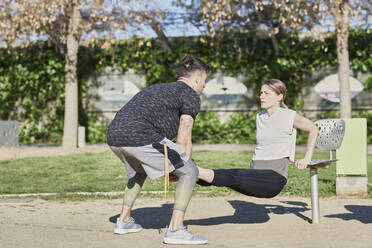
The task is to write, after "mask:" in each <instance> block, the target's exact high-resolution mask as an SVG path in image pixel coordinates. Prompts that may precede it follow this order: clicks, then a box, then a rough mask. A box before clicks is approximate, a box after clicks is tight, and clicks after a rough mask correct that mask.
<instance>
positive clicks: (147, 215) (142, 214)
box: [109, 203, 173, 229]
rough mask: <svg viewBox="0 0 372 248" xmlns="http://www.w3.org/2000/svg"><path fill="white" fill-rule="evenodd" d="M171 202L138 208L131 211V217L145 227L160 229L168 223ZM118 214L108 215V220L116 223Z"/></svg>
mask: <svg viewBox="0 0 372 248" xmlns="http://www.w3.org/2000/svg"><path fill="white" fill-rule="evenodd" d="M172 211H173V204H172V203H166V204H163V205H162V206H161V207H148V208H138V209H135V210H133V211H132V217H133V218H134V219H135V220H136V223H138V224H140V225H141V226H142V227H143V228H145V229H160V228H164V227H165V226H167V225H169V221H170V219H171V216H172ZM119 216H120V214H117V215H115V216H112V217H110V219H109V220H110V222H112V223H116V219H117V218H118V217H119Z"/></svg>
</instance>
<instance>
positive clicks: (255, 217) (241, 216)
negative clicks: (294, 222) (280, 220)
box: [109, 200, 311, 229]
mask: <svg viewBox="0 0 372 248" xmlns="http://www.w3.org/2000/svg"><path fill="white" fill-rule="evenodd" d="M228 202H229V203H230V205H231V206H232V207H233V208H234V209H235V212H234V214H233V215H229V216H217V217H210V218H205V219H193V220H186V221H185V225H199V226H210V225H220V224H226V223H235V224H254V223H265V222H267V221H269V220H270V216H269V214H270V213H271V214H278V215H282V214H294V215H296V216H298V217H299V218H301V219H303V220H304V221H306V222H311V219H310V218H308V217H307V216H305V215H303V214H302V213H303V212H306V211H308V210H310V209H309V208H308V207H307V204H306V203H304V202H297V201H282V202H281V203H283V204H285V205H292V206H289V207H288V206H284V205H272V204H256V203H252V202H245V201H237V200H236V201H228ZM172 207H173V204H163V205H162V206H161V207H150V208H140V209H136V210H133V211H132V216H133V218H135V219H136V220H138V221H137V222H138V223H139V224H141V225H142V227H143V228H146V229H160V228H164V227H165V226H167V225H168V224H169V221H170V218H171V213H172ZM117 217H119V215H115V216H112V217H110V219H109V220H110V222H112V223H115V222H116V218H117Z"/></svg>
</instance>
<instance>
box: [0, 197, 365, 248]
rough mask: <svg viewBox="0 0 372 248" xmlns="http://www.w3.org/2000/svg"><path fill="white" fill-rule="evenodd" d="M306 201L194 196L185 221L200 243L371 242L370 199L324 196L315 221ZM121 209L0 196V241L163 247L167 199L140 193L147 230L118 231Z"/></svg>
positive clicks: (111, 204) (139, 211)
mask: <svg viewBox="0 0 372 248" xmlns="http://www.w3.org/2000/svg"><path fill="white" fill-rule="evenodd" d="M310 206H311V203H310V199H307V198H297V197H296V198H294V197H276V198H274V199H257V198H252V197H246V196H242V195H232V196H225V197H213V198H205V197H194V198H193V199H192V200H191V202H190V205H189V208H188V210H187V213H186V221H185V224H187V225H188V227H189V229H190V230H192V231H193V232H195V233H198V234H199V235H202V236H204V237H206V238H208V239H209V244H208V245H206V246H204V247H224V248H225V247H237V248H240V247H242V248H243V247H244V248H246V247H270V248H272V247H286V248H287V247H300V248H301V247H309V248H310V247H322V248H323V247H337V248H342V247H348V248H349V247H353V248H356V247H365V248H367V247H368V248H370V247H372V200H370V199H339V198H328V199H321V200H320V210H321V220H320V224H311V209H310ZM120 208H121V200H120V199H114V200H88V201H79V202H68V201H67V202H61V201H43V200H39V199H36V200H35V199H0V247H2V248H7V247H38V248H39V247H40V248H43V247H111V248H114V247H120V248H124V247H136V248H137V247H138V248H142V247H143V248H145V247H146V248H148V247H165V246H167V245H164V244H163V243H162V238H163V235H164V228H165V226H166V225H167V224H168V221H169V219H170V213H171V208H172V204H171V203H166V202H164V200H162V199H153V198H139V199H138V200H137V202H136V205H135V209H134V211H133V216H134V217H135V219H136V220H137V222H138V223H140V224H141V225H142V226H143V227H144V230H142V231H141V232H139V233H134V234H126V235H115V234H113V232H112V231H113V227H114V223H113V222H114V221H115V219H116V217H117V216H118V214H119V211H120ZM159 231H160V232H161V233H159ZM177 247H186V246H177Z"/></svg>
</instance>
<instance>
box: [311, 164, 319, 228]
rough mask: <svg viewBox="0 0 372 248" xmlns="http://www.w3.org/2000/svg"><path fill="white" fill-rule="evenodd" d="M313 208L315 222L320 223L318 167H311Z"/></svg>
mask: <svg viewBox="0 0 372 248" xmlns="http://www.w3.org/2000/svg"><path fill="white" fill-rule="evenodd" d="M310 189H311V209H312V214H313V224H318V223H319V197H318V169H317V168H310Z"/></svg>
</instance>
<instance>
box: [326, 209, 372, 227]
mask: <svg viewBox="0 0 372 248" xmlns="http://www.w3.org/2000/svg"><path fill="white" fill-rule="evenodd" d="M345 208H346V209H347V210H348V211H350V213H344V214H331V215H326V216H325V217H328V218H340V219H343V220H358V221H360V222H362V223H364V224H371V223H372V206H360V205H345Z"/></svg>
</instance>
